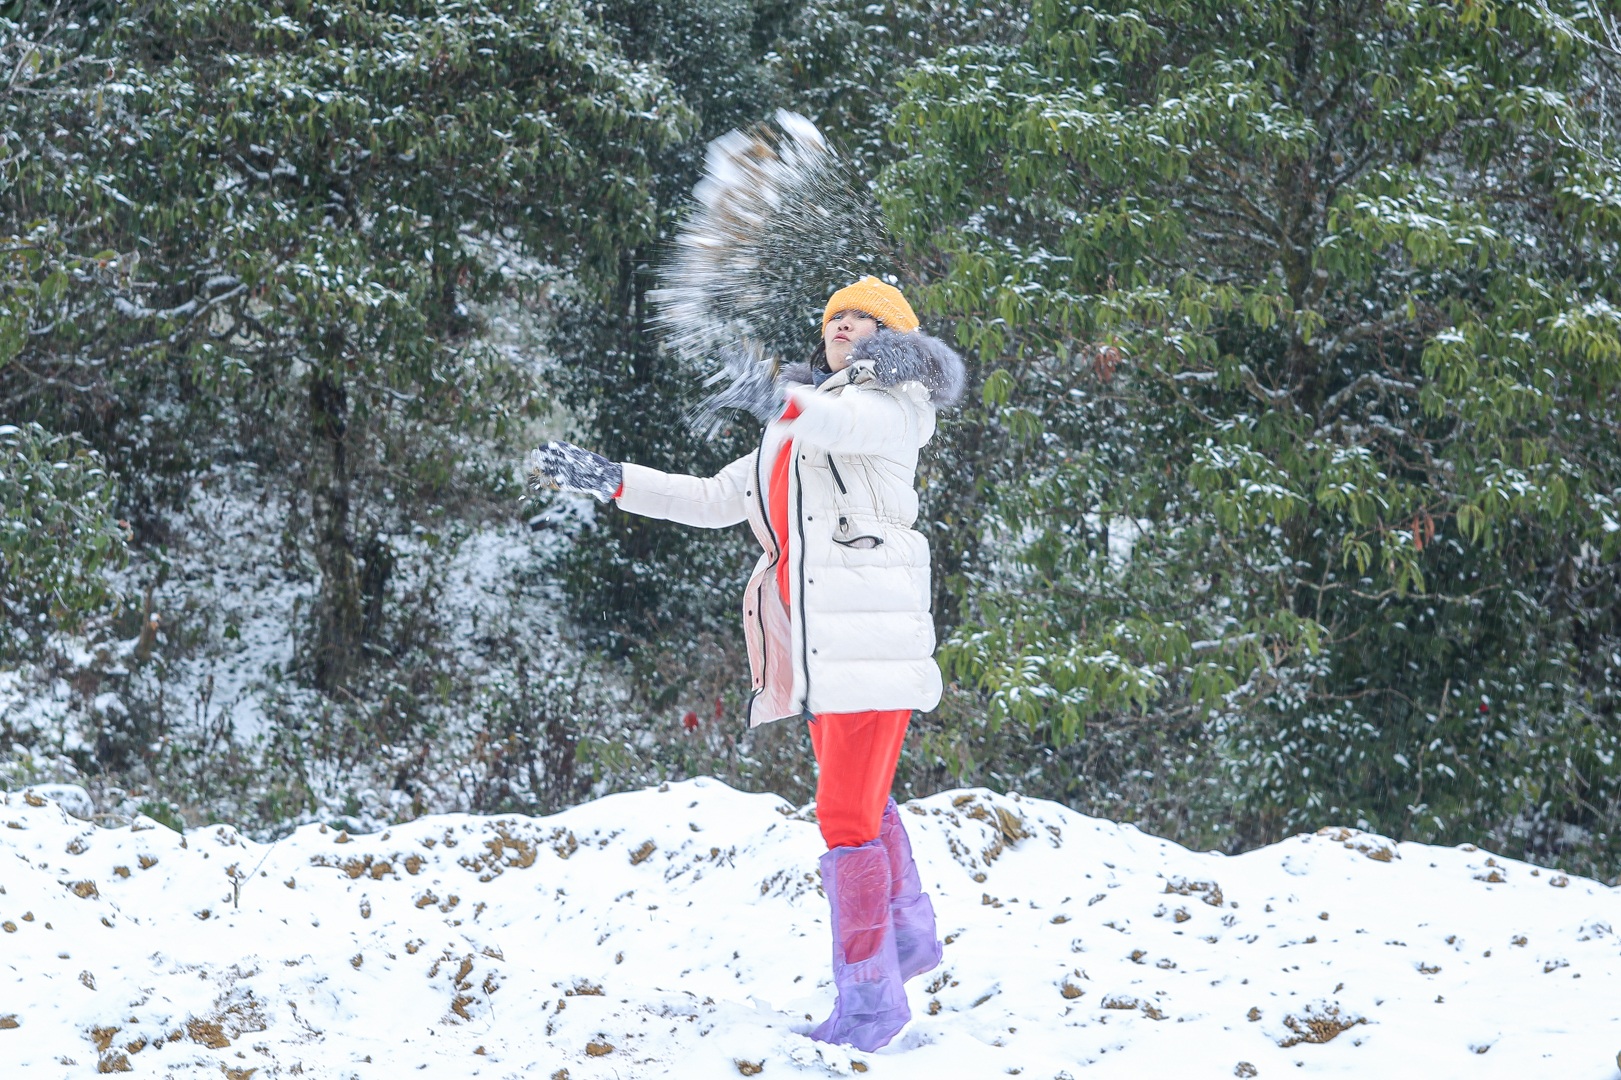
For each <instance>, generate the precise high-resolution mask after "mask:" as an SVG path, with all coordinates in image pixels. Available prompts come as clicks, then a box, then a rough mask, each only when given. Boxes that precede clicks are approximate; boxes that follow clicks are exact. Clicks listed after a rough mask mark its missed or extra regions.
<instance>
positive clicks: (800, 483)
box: [794, 457, 832, 713]
mask: <svg viewBox="0 0 1621 1080" xmlns="http://www.w3.org/2000/svg"><path fill="white" fill-rule="evenodd" d="M828 460H829V461H832V458H831V457H830V458H829V459H828ZM794 485H795V487H797V488H798V489H799V490H798V492H797V495H798V501H799V513H798V514H797V515H796V516H797V517H798V519H799V604H798V607H799V662H800V665H801V666H802V667H803V668H804V671H805V699H804V700H803V701H801V702H800V708H802V709H803V710H804V711H805V712H807V713H808V712H810V623H809V621H807V620H806V618H805V607H806V604H805V480H804V477H803V476H801V475H800V472H799V461H798V459H795V461H794Z"/></svg>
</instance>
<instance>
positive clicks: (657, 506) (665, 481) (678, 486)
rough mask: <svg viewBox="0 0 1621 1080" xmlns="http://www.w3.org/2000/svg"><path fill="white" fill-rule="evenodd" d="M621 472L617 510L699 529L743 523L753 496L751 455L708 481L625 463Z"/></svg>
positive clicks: (738, 460)
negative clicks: (622, 480) (621, 480)
mask: <svg viewBox="0 0 1621 1080" xmlns="http://www.w3.org/2000/svg"><path fill="white" fill-rule="evenodd" d="M623 468H624V485H623V486H622V487H621V488H620V489H619V499H618V502H619V508H620V509H621V510H628V511H630V512H631V513H632V514H641V515H642V516H643V517H655V518H663V519H665V520H666V521H675V522H679V523H681V524H682V525H694V526H696V527H698V528H700V529H722V528H725V527H726V526H728V525H736V524H737V523H738V522H740V521H743V520H744V519H745V518H747V517H748V506H749V500H750V499H751V498H753V497H754V496H755V495H756V492H755V491H754V455H753V454H748V455H745V456H743V457H740V458H738V459H737V460H736V461H734V462H732V463H731V464H730V465H728V466H726V468H724V469H722V470H721V471H720V472H718V473H716V474H715V475H714V476H709V477H703V476H686V475H683V474H680V473H667V472H660V471H659V470H657V469H649V468H648V467H647V466H645V465H633V464H630V463H629V462H627V463H626V464H625V465H624V466H623Z"/></svg>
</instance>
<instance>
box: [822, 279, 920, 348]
mask: <svg viewBox="0 0 1621 1080" xmlns="http://www.w3.org/2000/svg"><path fill="white" fill-rule="evenodd" d="M841 311H865V312H866V313H867V314H868V315H871V316H872V317H873V318H875V319H877V320H878V321H879V322H881V323H883V324H884V325H885V326H887V327H889V328H890V329H891V330H899V331H901V332H902V333H906V334H910V333H911V332H912V331H914V330H916V329H917V328H918V321H917V315H916V314H914V313H913V311H912V305H911V304H908V303H907V302H906V297H904V296H902V295H901V291H900V290H899V289H897V288H895V286H893V285H885V284H884V283H883V282H882V281H879V280H878V279H877V278H875V277H871V276H868V277H864V278H862V279H861V280H860V281H858V282H856V283H855V284H854V285H846V286H845V287H844V288H842V289H840V290H839V291H838V292H836V293H834V294H833V297H832V299H830V300H828V302H827V307H826V309H824V310H823V312H822V329H823V330H824V331H825V330H826V329H827V324H828V323H830V322H832V321H833V316H835V315H837V314H838V313H839V312H841Z"/></svg>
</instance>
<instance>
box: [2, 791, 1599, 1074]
mask: <svg viewBox="0 0 1621 1080" xmlns="http://www.w3.org/2000/svg"><path fill="white" fill-rule="evenodd" d="M904 809H905V811H907V812H906V813H905V814H904V820H905V821H906V823H907V827H908V829H909V830H910V831H911V833H912V837H913V844H914V846H915V850H916V852H917V856H918V861H919V864H920V866H921V868H922V870H923V873H924V882H925V885H926V887H928V888H930V889H931V890H932V891H933V892H934V895H935V904H936V908H937V910H938V912H939V915H940V920H941V931H942V933H943V934H944V935H946V942H947V944H946V947H945V962H944V964H943V965H942V966H941V967H940V968H939V969H938V970H936V971H935V972H932V973H929V974H927V975H924V976H922V977H920V978H919V979H916V980H914V981H913V983H912V984H911V986H910V990H911V1004H912V1010H913V1014H914V1019H913V1022H912V1024H911V1025H910V1026H909V1027H908V1028H907V1029H906V1031H905V1032H903V1033H902V1035H901V1036H900V1037H899V1038H898V1039H897V1040H896V1041H895V1042H894V1043H893V1044H892V1045H891V1046H889V1047H887V1048H885V1049H884V1050H882V1051H879V1052H877V1053H871V1054H867V1053H857V1052H852V1051H850V1050H848V1049H845V1048H838V1047H829V1046H825V1045H822V1044H818V1043H813V1042H811V1041H810V1040H808V1039H807V1038H805V1037H804V1036H803V1035H801V1034H798V1033H797V1031H796V1029H799V1028H803V1027H806V1026H808V1025H809V1023H810V1022H811V1020H812V1019H820V1018H821V1017H822V1016H823V1015H824V1014H825V1013H826V1012H827V1010H828V1008H829V1007H830V1006H831V1002H832V988H831V986H830V984H829V983H828V981H827V978H828V967H829V962H828V954H829V944H828V940H827V926H826V917H827V912H826V907H825V902H824V901H823V899H822V898H821V896H820V894H819V883H818V881H817V878H816V874H815V867H816V858H817V856H818V855H819V854H820V851H821V844H820V837H819V835H818V833H817V830H816V827H815V825H814V823H813V822H812V820H810V816H809V815H808V814H806V813H799V812H795V811H794V810H793V808H792V807H790V806H788V805H787V804H785V803H784V802H782V801H781V800H780V799H777V798H774V797H772V796H769V795H751V794H744V793H741V792H738V791H734V790H732V789H730V788H728V787H726V786H725V785H723V784H720V783H718V782H716V781H712V780H693V781H690V782H687V783H681V784H672V785H667V786H665V787H662V788H660V789H658V790H648V791H642V792H636V793H631V794H624V795H615V796H610V797H608V798H605V799H601V800H598V801H596V802H592V803H589V804H586V805H583V806H580V807H577V808H575V809H572V810H569V811H567V812H565V813H562V814H558V815H556V816H554V817H549V818H523V817H499V818H479V817H469V816H462V815H453V816H440V817H432V818H423V819H421V820H418V821H415V822H412V823H410V824H408V825H402V826H397V827H394V828H392V829H390V830H388V831H387V832H383V833H379V834H375V835H369V836H351V835H348V834H346V833H342V832H338V831H334V830H330V829H328V828H326V827H323V826H309V827H305V828H301V829H299V830H298V831H297V832H295V833H293V834H292V835H290V836H288V837H286V838H284V839H282V840H280V841H278V842H276V843H273V844H256V843H253V842H251V841H247V840H245V839H243V838H242V837H241V836H239V835H238V834H237V833H236V831H235V830H233V829H232V828H230V827H229V826H213V827H210V828H206V829H199V830H195V831H193V832H191V833H188V834H187V835H186V836H184V837H182V836H180V835H179V834H177V833H174V832H171V831H169V830H168V829H166V828H164V827H162V826H160V825H158V824H156V823H155V822H152V821H150V820H149V819H139V820H137V821H136V822H135V824H134V825H133V826H131V827H129V828H119V829H101V828H97V827H94V826H92V825H90V824H88V823H87V822H84V821H80V820H77V819H75V818H73V817H70V816H69V815H68V814H67V813H65V812H64V810H63V807H62V806H61V805H59V804H58V803H56V802H52V801H51V800H48V799H45V798H42V797H40V795H39V794H38V793H36V792H33V791H19V792H12V793H10V794H9V795H0V1061H4V1062H6V1063H7V1068H6V1070H5V1072H6V1075H8V1076H27V1077H34V1076H39V1077H46V1076H51V1077H55V1076H74V1075H90V1074H91V1073H93V1072H95V1071H97V1070H98V1069H100V1070H101V1071H113V1070H118V1071H122V1070H124V1069H126V1068H127V1069H129V1070H130V1071H132V1073H133V1074H134V1075H137V1076H140V1075H148V1076H165V1077H167V1076H173V1077H199V1078H201V1077H209V1078H210V1080H214V1078H217V1077H219V1076H220V1075H222V1073H223V1074H224V1075H226V1076H237V1077H246V1076H249V1075H253V1076H256V1077H258V1078H259V1080H265V1078H268V1077H281V1076H293V1075H301V1076H304V1077H334V1078H336V1077H344V1078H347V1077H352V1076H358V1077H393V1076H397V1075H405V1074H415V1073H416V1072H418V1071H419V1070H420V1071H423V1072H425V1073H426V1075H430V1076H433V1077H446V1076H451V1077H461V1076H483V1077H520V1076H522V1077H553V1076H562V1075H566V1076H567V1077H569V1078H570V1080H588V1078H596V1077H603V1078H608V1077H617V1078H620V1080H629V1078H632V1077H666V1076H673V1077H693V1078H697V1077H705V1078H713V1077H725V1076H731V1075H739V1074H741V1075H753V1074H754V1073H755V1072H762V1073H763V1074H764V1075H765V1076H768V1077H769V1076H773V1075H776V1076H781V1075H789V1074H801V1073H802V1074H804V1075H811V1076H815V1075H824V1074H834V1075H848V1074H851V1073H852V1072H864V1073H866V1074H868V1075H870V1076H875V1077H882V1076H891V1077H930V1078H939V1077H990V1076H998V1075H1023V1076H1026V1077H1040V1078H1042V1080H1046V1078H1050V1077H1064V1076H1069V1077H1079V1076H1081V1075H1082V1074H1083V1071H1084V1075H1085V1076H1087V1077H1116V1076H1118V1077H1127V1076H1130V1077H1140V1076H1143V1075H1158V1074H1161V1073H1165V1074H1168V1075H1176V1076H1210V1077H1218V1076H1229V1075H1236V1076H1257V1075H1258V1076H1262V1077H1266V1076H1280V1075H1303V1074H1312V1075H1325V1074H1332V1075H1343V1076H1357V1077H1367V1076H1381V1075H1382V1076H1391V1077H1395V1076H1435V1077H1442V1076H1445V1077H1497V1076H1501V1077H1515V1078H1516V1080H1519V1078H1523V1077H1526V1076H1578V1075H1580V1076H1591V1077H1602V1076H1606V1075H1608V1073H1607V1070H1608V1068H1609V1063H1610V1062H1611V1061H1612V1060H1613V1059H1614V1057H1615V1054H1616V1051H1617V1049H1618V1048H1621V944H1618V938H1617V936H1616V933H1615V929H1614V928H1615V927H1616V925H1617V924H1618V923H1621V890H1615V889H1610V888H1607V887H1605V886H1603V885H1600V884H1598V883H1595V882H1592V881H1587V880H1583V879H1579V878H1570V877H1567V876H1566V875H1564V874H1560V873H1558V872H1556V871H1550V870H1546V869H1541V868H1538V867H1534V866H1531V865H1529V864H1526V863H1521V862H1516V861H1513V860H1510V859H1504V858H1499V857H1494V856H1492V855H1490V854H1489V853H1487V852H1485V851H1481V850H1478V849H1475V848H1473V847H1470V846H1467V845H1466V846H1464V847H1461V848H1456V849H1454V848H1436V847H1427V846H1423V845H1418V844H1394V843H1392V842H1390V841H1388V840H1386V839H1383V838H1381V837H1377V836H1372V835H1369V834H1365V833H1359V832H1355V831H1353V830H1347V829H1325V830H1323V831H1322V832H1319V833H1317V834H1316V835H1307V836H1298V837H1295V838H1293V839H1290V840H1288V841H1285V842H1283V843H1281V844H1277V845H1274V846H1272V847H1269V848H1265V849H1262V850H1259V851H1254V852H1250V853H1248V854H1245V855H1241V856H1237V857H1223V856H1219V855H1212V854H1200V853H1195V852H1190V851H1187V850H1185V849H1183V848H1181V847H1178V846H1177V845H1175V844H1173V843H1170V842H1168V841H1164V840H1160V839H1156V838H1154V837H1151V836H1147V835H1144V834H1142V833H1140V832H1138V831H1137V830H1136V829H1135V828H1133V827H1132V826H1130V825H1116V824H1113V823H1110V822H1105V821H1099V820H1095V819H1092V818H1087V817H1083V816H1081V815H1079V814H1076V813H1074V812H1072V811H1069V810H1067V809H1065V808H1063V807H1061V806H1058V805H1056V804H1054V803H1049V802H1042V801H1037V800H1031V799H1021V798H1019V797H1018V796H1000V795H994V794H992V793H989V792H986V791H962V792H953V793H945V794H940V795H935V796H932V797H930V798H927V799H922V800H919V801H917V802H914V803H911V804H909V805H908V806H907V807H905V808H904ZM1297 1066H1298V1067H1297ZM562 1070H566V1073H564V1072H563V1071H562Z"/></svg>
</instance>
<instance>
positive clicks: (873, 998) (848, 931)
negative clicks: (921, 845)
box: [810, 840, 912, 1050]
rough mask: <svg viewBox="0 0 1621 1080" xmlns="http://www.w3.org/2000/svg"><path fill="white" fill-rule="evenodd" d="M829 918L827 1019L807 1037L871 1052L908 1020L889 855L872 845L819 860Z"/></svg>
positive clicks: (871, 842)
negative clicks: (832, 995)
mask: <svg viewBox="0 0 1621 1080" xmlns="http://www.w3.org/2000/svg"><path fill="white" fill-rule="evenodd" d="M822 889H823V891H825V892H826V893H827V902H828V906H829V907H830V908H832V912H833V919H832V921H833V985H834V987H835V988H836V989H837V990H838V995H839V1000H838V1002H837V1003H836V1004H835V1005H834V1006H833V1015H831V1016H829V1017H828V1018H827V1019H826V1020H825V1021H823V1022H822V1024H821V1025H820V1026H819V1027H817V1028H816V1029H815V1030H814V1031H812V1032H811V1033H810V1037H811V1038H813V1039H816V1040H818V1041H820V1042H827V1043H849V1044H850V1045H852V1046H854V1047H855V1048H856V1049H858V1050H876V1049H878V1048H879V1047H880V1046H884V1045H886V1044H887V1043H888V1042H889V1040H891V1039H893V1038H894V1037H895V1036H896V1035H897V1034H899V1033H900V1030H901V1028H903V1027H905V1026H906V1022H907V1021H908V1020H910V1019H911V1018H912V1010H911V1009H910V1008H908V1007H907V1004H906V990H905V988H904V987H903V986H902V984H901V972H900V967H899V962H898V961H897V959H896V955H895V934H894V932H893V930H892V929H891V927H890V922H889V855H888V854H887V853H886V852H885V851H884V845H883V843H882V842H880V841H878V840H869V841H867V842H866V843H865V844H861V845H859V846H857V847H837V848H833V849H832V850H831V851H829V852H828V853H827V854H826V855H823V856H822Z"/></svg>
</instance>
